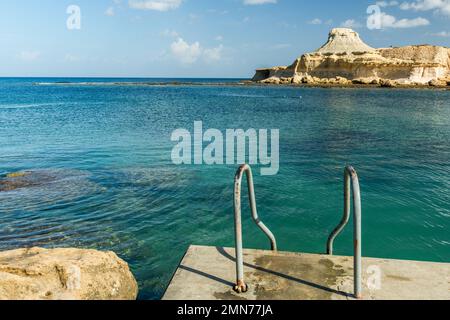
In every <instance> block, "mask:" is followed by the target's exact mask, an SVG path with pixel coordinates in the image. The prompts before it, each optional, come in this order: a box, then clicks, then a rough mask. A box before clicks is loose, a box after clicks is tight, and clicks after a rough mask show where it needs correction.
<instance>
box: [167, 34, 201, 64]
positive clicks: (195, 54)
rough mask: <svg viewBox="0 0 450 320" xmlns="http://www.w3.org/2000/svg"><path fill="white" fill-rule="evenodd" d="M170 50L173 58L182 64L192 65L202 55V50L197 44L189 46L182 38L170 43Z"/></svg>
mask: <svg viewBox="0 0 450 320" xmlns="http://www.w3.org/2000/svg"><path fill="white" fill-rule="evenodd" d="M170 50H171V52H172V54H173V56H174V57H175V58H176V59H177V60H179V61H180V62H181V63H183V64H192V63H194V62H196V61H197V60H198V59H199V58H200V56H201V55H202V52H203V49H202V48H201V47H200V43H199V42H194V43H193V44H189V43H187V42H186V41H184V40H183V39H182V38H178V40H177V41H175V42H174V43H172V45H171V46H170Z"/></svg>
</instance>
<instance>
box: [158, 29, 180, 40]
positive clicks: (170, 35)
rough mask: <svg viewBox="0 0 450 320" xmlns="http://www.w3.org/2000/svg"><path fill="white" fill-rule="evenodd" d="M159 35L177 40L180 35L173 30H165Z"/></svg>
mask: <svg viewBox="0 0 450 320" xmlns="http://www.w3.org/2000/svg"><path fill="white" fill-rule="evenodd" d="M161 35H162V36H164V37H168V38H178V37H179V36H180V35H179V33H178V32H176V31H175V30H170V29H166V30H164V31H163V32H161Z"/></svg>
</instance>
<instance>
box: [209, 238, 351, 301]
mask: <svg viewBox="0 0 450 320" xmlns="http://www.w3.org/2000/svg"><path fill="white" fill-rule="evenodd" d="M216 249H217V251H218V252H219V253H220V254H221V255H222V256H224V257H225V258H227V259H230V260H231V261H233V262H234V263H236V258H235V257H233V256H232V255H230V254H229V253H228V252H226V251H225V249H224V248H222V247H216ZM244 265H245V266H246V267H248V268H252V269H255V270H258V271H261V272H266V273H269V274H272V275H275V276H277V277H280V278H284V279H286V280H289V281H293V282H297V283H299V284H302V285H305V286H309V287H312V288H315V289H318V290H323V291H326V292H329V293H333V294H337V295H341V296H344V297H347V298H353V295H352V294H349V293H347V292H343V291H339V290H335V289H331V288H328V287H325V286H322V285H320V284H317V283H313V282H309V281H306V280H302V279H298V278H295V277H292V276H290V275H287V274H283V273H280V272H277V271H273V270H269V269H266V268H263V267H259V266H255V265H252V264H249V263H246V262H244ZM222 281H225V280H222ZM225 282H227V281H225ZM231 286H234V284H232V285H231Z"/></svg>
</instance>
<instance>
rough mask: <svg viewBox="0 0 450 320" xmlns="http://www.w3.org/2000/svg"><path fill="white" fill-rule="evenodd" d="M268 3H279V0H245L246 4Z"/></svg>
mask: <svg viewBox="0 0 450 320" xmlns="http://www.w3.org/2000/svg"><path fill="white" fill-rule="evenodd" d="M267 3H277V0H244V4H245V5H247V6H254V5H259V4H267Z"/></svg>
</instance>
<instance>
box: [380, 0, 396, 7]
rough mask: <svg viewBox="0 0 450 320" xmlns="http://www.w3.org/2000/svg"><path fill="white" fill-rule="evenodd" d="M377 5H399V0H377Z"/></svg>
mask: <svg viewBox="0 0 450 320" xmlns="http://www.w3.org/2000/svg"><path fill="white" fill-rule="evenodd" d="M376 5H377V6H379V7H382V8H385V7H395V6H398V5H399V2H398V1H377V2H376Z"/></svg>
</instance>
